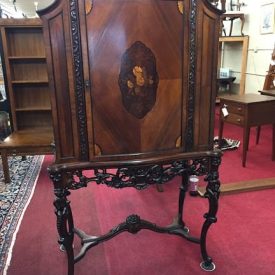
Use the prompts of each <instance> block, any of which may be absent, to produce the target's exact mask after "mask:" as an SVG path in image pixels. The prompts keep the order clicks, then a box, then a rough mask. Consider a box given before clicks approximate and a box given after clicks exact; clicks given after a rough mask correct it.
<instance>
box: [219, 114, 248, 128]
mask: <svg viewBox="0 0 275 275" xmlns="http://www.w3.org/2000/svg"><path fill="white" fill-rule="evenodd" d="M223 120H224V121H226V122H228V123H231V124H236V125H243V124H244V117H243V116H241V115H237V114H233V113H229V115H228V116H226V117H223Z"/></svg>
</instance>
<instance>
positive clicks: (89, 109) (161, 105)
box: [39, 0, 220, 274]
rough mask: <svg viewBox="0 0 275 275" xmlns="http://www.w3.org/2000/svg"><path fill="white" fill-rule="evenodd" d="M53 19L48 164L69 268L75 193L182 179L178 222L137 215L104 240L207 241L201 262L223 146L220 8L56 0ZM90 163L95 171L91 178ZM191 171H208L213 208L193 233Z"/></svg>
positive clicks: (208, 264) (147, 0)
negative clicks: (186, 213) (187, 205)
mask: <svg viewBox="0 0 275 275" xmlns="http://www.w3.org/2000/svg"><path fill="white" fill-rule="evenodd" d="M39 14H40V16H41V18H42V21H43V26H44V33H45V43H46V52H47V58H48V60H47V61H48V64H49V67H48V70H49V78H50V86H51V90H52V98H51V103H52V110H53V123H54V135H55V146H56V160H55V163H54V164H53V165H52V166H51V167H50V168H49V173H50V176H51V178H52V180H53V182H54V186H55V188H54V192H55V195H56V200H55V207H56V214H57V227H58V232H59V235H60V243H61V244H62V245H63V246H64V247H65V249H66V251H67V255H68V270H69V271H68V272H69V274H73V270H74V263H75V262H77V261H79V259H80V258H82V256H84V253H85V251H86V250H87V249H88V248H89V247H91V246H94V242H95V241H94V239H93V240H92V243H86V242H83V249H82V251H81V252H80V253H79V254H78V255H76V256H75V257H74V252H73V239H74V235H75V234H76V235H78V236H79V237H80V238H81V239H82V240H83V238H84V236H83V234H82V233H81V231H79V230H78V229H76V228H75V227H74V224H73V216H72V211H71V207H70V204H69V201H68V200H67V196H68V195H69V194H70V193H69V190H74V189H78V188H81V187H83V186H86V185H87V184H88V183H89V182H96V183H104V184H107V185H108V186H112V187H115V188H122V187H135V188H137V189H143V188H145V187H147V186H148V185H150V184H154V183H158V184H161V183H164V182H167V181H169V180H170V179H172V178H173V177H175V176H176V175H180V176H182V179H183V180H182V187H181V189H180V195H179V210H178V213H177V222H176V223H175V224H174V225H173V226H168V227H159V226H156V225H154V224H152V223H149V222H147V221H144V220H141V219H140V217H139V216H137V215H130V216H129V217H128V218H127V219H126V221H125V222H123V223H121V224H120V225H119V226H117V227H115V228H116V229H115V230H113V231H110V232H109V233H107V234H105V235H103V236H101V237H99V238H98V239H97V243H100V242H102V241H105V240H107V239H110V238H111V237H113V236H115V235H117V234H118V233H119V232H122V231H125V230H128V231H129V232H131V233H136V232H137V231H139V230H140V229H142V228H147V229H151V230H153V231H157V232H165V233H170V234H176V235H180V236H182V237H184V238H186V239H188V240H190V241H193V242H196V243H199V244H200V246H201V253H202V258H203V262H202V264H201V266H202V268H204V269H206V270H213V269H214V267H215V266H214V264H213V262H212V259H211V258H210V257H209V256H208V254H207V250H206V235H207V231H208V228H209V226H210V225H211V224H212V223H213V222H215V221H216V212H217V205H218V197H219V184H220V183H219V179H218V166H219V164H220V152H219V151H214V150H213V149H212V148H213V142H212V141H213V123H214V107H215V96H216V68H217V49H218V34H219V14H220V12H219V11H218V10H217V9H216V8H214V7H213V6H212V5H211V4H210V2H209V1H207V0H185V1H174V0H93V1H92V0H86V1H85V0H67V1H65V0H56V1H55V2H54V3H53V4H52V5H51V6H50V7H48V8H46V9H44V10H42V11H40V12H39ZM84 170H93V172H94V176H93V177H87V176H85V175H84V173H83V171H84ZM191 174H199V175H203V174H205V175H206V180H207V182H208V183H207V188H206V193H205V197H206V198H208V200H209V212H208V213H207V214H206V215H205V219H206V220H205V222H204V224H203V226H202V231H201V236H200V237H199V238H194V237H191V236H190V235H189V234H188V228H187V227H186V226H185V223H184V221H183V219H182V206H183V201H184V196H185V192H186V190H187V187H188V177H189V175H191Z"/></svg>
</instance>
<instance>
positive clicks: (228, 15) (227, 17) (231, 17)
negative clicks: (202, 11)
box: [220, 12, 245, 36]
mask: <svg viewBox="0 0 275 275" xmlns="http://www.w3.org/2000/svg"><path fill="white" fill-rule="evenodd" d="M236 19H240V20H241V29H240V34H241V35H244V33H243V27H244V23H245V17H244V13H241V12H235V13H233V12H230V13H224V14H222V15H221V33H220V35H222V32H223V33H224V35H225V36H226V32H225V29H224V24H223V22H224V21H230V30H229V34H228V36H232V30H233V24H234V20H236Z"/></svg>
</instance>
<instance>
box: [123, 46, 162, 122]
mask: <svg viewBox="0 0 275 275" xmlns="http://www.w3.org/2000/svg"><path fill="white" fill-rule="evenodd" d="M158 82H159V78H158V73H157V69H156V58H155V56H154V54H153V52H152V51H151V50H150V49H149V48H147V47H146V45H144V44H143V43H142V42H141V41H136V42H135V43H134V44H133V45H131V47H130V48H129V49H127V50H126V52H125V53H124V54H123V55H122V60H121V67H120V73H119V79H118V84H119V87H120V91H121V96H122V102H123V105H124V107H125V108H126V110H127V111H128V112H129V113H131V114H132V115H133V116H135V117H136V118H143V117H144V116H145V115H146V114H147V113H148V112H149V111H151V109H152V108H153V106H154V104H155V102H156V94H157V88H158Z"/></svg>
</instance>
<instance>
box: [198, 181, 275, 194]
mask: <svg viewBox="0 0 275 275" xmlns="http://www.w3.org/2000/svg"><path fill="white" fill-rule="evenodd" d="M270 188H275V178H268V179H257V180H249V181H239V182H233V183H227V184H221V194H222V195H229V194H236V193H241V192H248V191H257V190H264V189H270ZM198 193H199V195H200V196H203V194H204V193H205V187H199V188H198Z"/></svg>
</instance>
